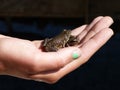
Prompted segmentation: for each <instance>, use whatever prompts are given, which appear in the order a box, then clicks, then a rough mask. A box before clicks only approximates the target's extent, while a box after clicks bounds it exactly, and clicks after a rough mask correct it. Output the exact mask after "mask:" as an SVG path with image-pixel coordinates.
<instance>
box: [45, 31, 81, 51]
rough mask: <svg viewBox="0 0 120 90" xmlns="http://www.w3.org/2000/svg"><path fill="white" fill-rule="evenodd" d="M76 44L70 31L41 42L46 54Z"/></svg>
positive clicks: (75, 38)
mask: <svg viewBox="0 0 120 90" xmlns="http://www.w3.org/2000/svg"><path fill="white" fill-rule="evenodd" d="M78 43H79V42H78V39H77V36H72V35H71V30H63V31H62V32H61V33H60V34H59V35H57V36H55V37H53V38H50V39H48V38H46V39H45V40H44V41H43V47H44V50H45V51H46V52H54V51H57V50H59V49H61V48H64V47H68V46H74V45H77V44H78Z"/></svg>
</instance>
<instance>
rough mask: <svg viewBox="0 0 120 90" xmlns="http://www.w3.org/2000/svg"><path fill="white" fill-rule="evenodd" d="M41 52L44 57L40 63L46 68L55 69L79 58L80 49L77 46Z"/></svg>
mask: <svg viewBox="0 0 120 90" xmlns="http://www.w3.org/2000/svg"><path fill="white" fill-rule="evenodd" d="M43 54H44V55H42V56H46V57H44V60H43V62H42V65H44V66H45V68H46V69H47V70H55V69H60V68H62V67H64V66H65V65H66V64H68V63H70V62H71V61H73V60H75V59H77V58H79V57H80V56H81V50H80V48H78V47H67V48H63V49H60V50H58V51H57V52H45V53H43ZM45 68H44V69H45Z"/></svg>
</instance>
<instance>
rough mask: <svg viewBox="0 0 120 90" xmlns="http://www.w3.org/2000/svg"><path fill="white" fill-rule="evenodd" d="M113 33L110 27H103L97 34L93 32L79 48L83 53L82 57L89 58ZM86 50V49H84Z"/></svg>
mask: <svg viewBox="0 0 120 90" xmlns="http://www.w3.org/2000/svg"><path fill="white" fill-rule="evenodd" d="M112 35H113V31H112V30H111V29H110V28H104V29H102V30H101V31H100V32H98V33H97V34H95V35H94V36H93V37H92V38H91V39H90V40H89V41H87V42H86V43H84V44H83V45H82V46H81V50H82V52H83V53H84V55H83V59H86V60H87V59H89V58H90V56H92V55H93V54H94V53H95V52H96V51H97V50H98V49H99V48H100V47H101V46H103V45H104V44H105V43H106V42H107V41H108V40H109V39H110V37H111V36H112ZM86 50H87V51H86Z"/></svg>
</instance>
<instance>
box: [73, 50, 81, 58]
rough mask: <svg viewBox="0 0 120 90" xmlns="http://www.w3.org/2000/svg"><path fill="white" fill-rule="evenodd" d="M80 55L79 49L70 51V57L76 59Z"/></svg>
mask: <svg viewBox="0 0 120 90" xmlns="http://www.w3.org/2000/svg"><path fill="white" fill-rule="evenodd" d="M80 56H81V52H80V49H79V50H76V51H74V52H73V53H72V58H73V59H77V58H79V57H80Z"/></svg>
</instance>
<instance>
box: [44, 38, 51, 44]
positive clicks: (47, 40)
mask: <svg viewBox="0 0 120 90" xmlns="http://www.w3.org/2000/svg"><path fill="white" fill-rule="evenodd" d="M50 40H51V39H48V38H46V39H45V40H44V41H43V46H46V45H47V43H48V42H49V41H50Z"/></svg>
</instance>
